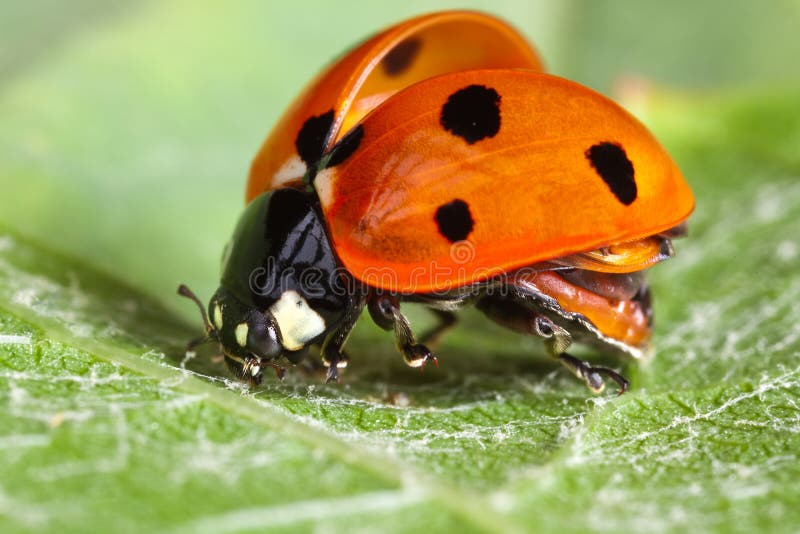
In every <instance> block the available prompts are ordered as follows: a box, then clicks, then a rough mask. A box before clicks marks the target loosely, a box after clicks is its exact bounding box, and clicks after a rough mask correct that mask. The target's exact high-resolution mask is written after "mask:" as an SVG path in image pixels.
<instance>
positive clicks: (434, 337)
mask: <svg viewBox="0 0 800 534" xmlns="http://www.w3.org/2000/svg"><path fill="white" fill-rule="evenodd" d="M429 309H430V310H431V311H432V312H433V313H434V315H436V318H437V319H438V320H439V324H437V325H436V326H434V327H433V328H431V329H430V330H428V331H427V332H424V333H423V334H422V335H421V336H419V341H420V343H422V344H423V345H436V344H437V343H439V341H440V340H441V339H442V336H444V335H445V334H446V333H447V332H448V331H450V330H451V329H452V328H453V327H454V326H455V325H456V323H457V322H458V318H457V317H456V314H455V313H453V312H451V311H447V310H437V309H436V308H429Z"/></svg>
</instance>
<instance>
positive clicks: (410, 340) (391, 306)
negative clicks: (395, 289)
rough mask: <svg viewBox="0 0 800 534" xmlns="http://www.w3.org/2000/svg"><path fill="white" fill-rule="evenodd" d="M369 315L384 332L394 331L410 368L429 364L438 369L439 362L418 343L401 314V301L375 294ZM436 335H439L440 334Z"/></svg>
mask: <svg viewBox="0 0 800 534" xmlns="http://www.w3.org/2000/svg"><path fill="white" fill-rule="evenodd" d="M367 307H368V309H369V314H370V316H372V320H373V321H375V324H377V325H378V326H380V327H381V328H383V329H384V330H392V329H393V330H394V337H395V343H396V345H397V350H399V351H400V354H402V355H403V359H404V360H405V362H406V364H408V365H409V366H410V367H419V368H423V367H425V365H426V364H427V363H429V362H433V363H434V364H435V365H436V366H437V367H438V365H439V360H438V359H437V358H436V356H434V355H433V354H431V351H430V350H429V349H428V347H426V346H425V345H423V344H420V343H417V340H416V338H415V337H414V332H413V331H412V330H411V325H410V324H409V322H408V319H407V318H406V316H405V315H403V314H402V313H401V312H400V301H399V300H398V298H397V297H396V296H395V295H387V294H373V295H371V296H370V297H369V301H368V304H367ZM434 333H435V334H436V335H438V334H439V333H440V332H436V331H435V330H434Z"/></svg>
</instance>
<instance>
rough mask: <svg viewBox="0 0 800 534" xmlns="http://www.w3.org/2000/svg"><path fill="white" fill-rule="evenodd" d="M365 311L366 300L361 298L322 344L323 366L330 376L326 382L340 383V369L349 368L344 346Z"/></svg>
mask: <svg viewBox="0 0 800 534" xmlns="http://www.w3.org/2000/svg"><path fill="white" fill-rule="evenodd" d="M363 309H364V298H363V297H361V298H359V299H358V300H357V301H356V302H355V303H354V304H353V306H352V307H351V308H350V309H349V310H348V311H347V314H346V315H345V317H344V319H342V322H341V323H340V324H339V326H337V327H336V328H335V329H334V330H333V331H332V332H331V333H330V334H328V336H327V337H326V338H325V341H323V343H322V349H321V352H322V364H323V365H324V366H325V367H327V368H328V375H327V377H326V378H325V382H326V383H328V382H338V381H339V369H344V368H345V367H347V362H348V360H349V358H348V357H347V354H345V352H344V344H345V343H347V338H348V337H349V336H350V332H352V331H353V328H354V327H355V325H356V322H357V321H358V318H359V317H360V316H361V311H362V310H363Z"/></svg>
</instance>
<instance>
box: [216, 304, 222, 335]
mask: <svg viewBox="0 0 800 534" xmlns="http://www.w3.org/2000/svg"><path fill="white" fill-rule="evenodd" d="M214 326H216V327H217V330H222V308H220V306H219V303H217V304H214Z"/></svg>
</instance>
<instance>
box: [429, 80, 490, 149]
mask: <svg viewBox="0 0 800 534" xmlns="http://www.w3.org/2000/svg"><path fill="white" fill-rule="evenodd" d="M440 122H441V124H442V127H444V129H445V130H447V131H448V132H450V133H452V134H453V135H457V136H458V137H461V138H462V139H464V140H465V141H466V142H467V143H469V144H470V145H471V144H473V143H475V142H477V141H480V140H481V139H486V138H487V137H494V136H495V135H497V132H499V131H500V95H499V94H498V93H497V91H495V90H494V89H492V88H491V87H485V86H483V85H470V86H467V87H465V88H463V89H459V90H458V91H456V92H455V93H453V94H452V95H450V97H449V98H448V99H447V102H445V104H444V106H442V115H441V117H440Z"/></svg>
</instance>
